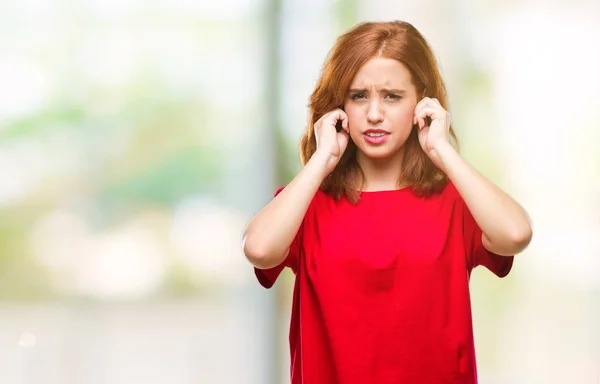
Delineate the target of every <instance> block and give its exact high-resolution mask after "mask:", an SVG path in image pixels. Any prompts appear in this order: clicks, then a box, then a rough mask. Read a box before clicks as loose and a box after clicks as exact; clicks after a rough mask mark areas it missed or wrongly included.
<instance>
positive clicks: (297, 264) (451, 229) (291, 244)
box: [243, 22, 532, 384]
mask: <svg viewBox="0 0 600 384" xmlns="http://www.w3.org/2000/svg"><path fill="white" fill-rule="evenodd" d="M446 105H447V102H446V89H445V85H444V82H443V80H442V78H441V76H440V73H439V70H438V67H437V64H436V60H435V57H434V55H433V53H432V51H431V49H430V47H429V45H428V44H427V42H426V41H425V39H424V38H423V36H422V35H421V34H420V33H419V32H418V31H417V30H416V29H415V28H414V27H413V26H412V25H410V24H409V23H406V22H389V23H363V24H360V25H358V26H356V27H354V28H353V29H352V30H350V31H348V32H347V33H345V34H344V35H342V36H341V37H340V38H339V39H338V41H337V42H336V44H335V46H334V47H333V50H332V51H331V53H330V55H329V57H328V59H327V61H326V63H325V66H324V68H323V73H322V76H321V78H320V79H319V81H318V83H317V85H316V89H315V90H314V92H313V94H312V96H311V99H310V124H309V125H308V128H307V130H306V132H305V134H304V137H303V138H302V141H301V147H300V149H301V154H302V162H303V164H304V167H303V169H302V170H301V171H300V172H299V174H298V175H297V176H296V177H295V178H294V179H293V180H292V181H291V182H290V183H289V184H288V185H287V186H286V187H285V189H283V188H280V189H279V190H278V191H277V192H276V194H275V198H274V199H273V200H272V201H271V202H269V203H268V204H267V205H266V206H265V207H264V208H263V209H262V210H261V211H260V212H259V213H258V214H257V215H256V216H255V217H254V218H253V219H252V220H251V221H250V223H249V224H248V226H247V227H246V229H245V232H244V236H243V250H244V253H245V255H246V257H247V258H248V259H249V260H250V262H251V263H252V264H253V265H254V267H255V273H256V276H257V278H258V280H259V281H260V283H261V284H262V285H263V286H264V287H266V288H270V287H271V286H272V285H273V284H274V282H275V280H276V279H277V276H278V275H279V273H280V272H281V270H282V269H283V268H284V267H286V266H287V267H289V268H291V269H292V270H293V271H294V273H295V274H296V281H295V288H294V300H293V311H292V320H291V326H290V335H289V336H290V352H291V362H292V367H291V376H292V384H296V383H304V384H315V383H328V384H329V383H341V384H348V383H350V384H354V383H356V384H358V383H360V384H364V383H377V384H384V383H419V384H424V383H461V384H463V383H468V384H471V383H476V382H477V373H476V364H475V352H474V343H473V328H472V316H471V306H470V296H469V276H470V273H471V271H472V269H473V268H475V267H476V266H478V265H483V266H485V267H487V268H488V269H489V270H490V271H492V272H493V273H494V274H496V275H497V276H499V277H503V276H506V275H507V274H508V273H509V271H510V269H511V267H512V264H513V257H514V255H515V254H517V253H519V252H521V251H522V250H523V249H524V248H525V247H526V246H527V245H528V243H529V241H530V240H531V236H532V229H531V226H530V223H529V220H528V216H527V214H526V212H525V211H524V209H523V208H522V207H521V206H520V205H519V204H518V203H517V202H515V201H514V200H513V199H512V198H511V197H509V196H508V195H507V194H506V193H504V192H502V191H501V190H500V189H499V188H497V187H496V186H495V185H493V184H492V183H491V182H490V181H488V180H487V179H486V178H484V177H483V176H481V175H480V174H479V173H478V172H477V171H476V170H475V169H474V168H472V167H471V166H470V165H469V164H467V163H466V162H465V160H463V159H462V158H461V156H460V155H459V154H458V152H457V150H456V149H455V146H457V141H456V136H455V134H454V132H453V130H452V127H451V124H450V116H449V114H448V112H447V111H446ZM336 125H338V129H336ZM340 125H341V128H340V127H339V126H340Z"/></svg>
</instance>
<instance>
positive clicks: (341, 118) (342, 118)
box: [334, 109, 348, 132]
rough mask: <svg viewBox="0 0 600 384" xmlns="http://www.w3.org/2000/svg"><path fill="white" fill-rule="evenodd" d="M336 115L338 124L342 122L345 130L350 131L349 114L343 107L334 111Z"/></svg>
mask: <svg viewBox="0 0 600 384" xmlns="http://www.w3.org/2000/svg"><path fill="white" fill-rule="evenodd" d="M334 117H335V119H336V124H338V123H339V122H341V127H342V129H343V130H344V131H346V132H348V115H347V114H346V112H344V110H342V109H336V110H335V111H334Z"/></svg>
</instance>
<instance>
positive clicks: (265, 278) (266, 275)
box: [254, 187, 304, 288]
mask: <svg viewBox="0 0 600 384" xmlns="http://www.w3.org/2000/svg"><path fill="white" fill-rule="evenodd" d="M284 188H285V187H280V188H279V189H277V191H276V192H275V196H274V197H276V196H277V195H278V194H279V193H280V192H281V191H282V190H283V189H284ZM303 225H304V222H303V223H302V224H301V225H300V229H299V230H298V233H296V236H295V237H294V240H293V241H292V244H291V245H290V252H289V253H288V255H287V257H286V258H285V260H284V261H283V262H282V263H281V264H279V265H278V266H276V267H273V268H268V269H260V268H256V267H254V274H255V275H256V278H257V279H258V282H259V283H260V285H262V286H263V287H265V288H271V287H272V286H273V284H275V281H277V278H278V277H279V274H280V273H281V271H283V269H284V268H285V267H288V268H291V269H292V271H293V272H294V273H296V271H297V270H298V258H299V254H300V242H301V241H300V237H301V233H302V229H303Z"/></svg>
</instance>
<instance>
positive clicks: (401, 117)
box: [389, 106, 415, 127]
mask: <svg viewBox="0 0 600 384" xmlns="http://www.w3.org/2000/svg"><path fill="white" fill-rule="evenodd" d="M414 116H415V109H414V107H412V108H411V107H410V106H408V107H405V108H399V109H398V110H395V111H394V112H393V113H392V114H391V115H390V116H389V117H390V119H391V120H393V122H394V123H395V124H400V125H402V126H406V125H409V126H411V127H412V125H413V118H414Z"/></svg>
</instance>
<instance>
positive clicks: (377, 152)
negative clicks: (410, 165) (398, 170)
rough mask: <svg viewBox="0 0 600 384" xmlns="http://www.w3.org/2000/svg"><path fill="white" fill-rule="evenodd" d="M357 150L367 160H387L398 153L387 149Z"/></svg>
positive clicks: (395, 150)
mask: <svg viewBox="0 0 600 384" xmlns="http://www.w3.org/2000/svg"><path fill="white" fill-rule="evenodd" d="M359 150H360V151H361V152H362V153H363V154H364V155H365V156H366V157H368V158H369V159H388V158H390V157H393V156H394V155H396V154H397V153H398V149H393V148H389V147H388V148H386V147H378V148H359Z"/></svg>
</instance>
